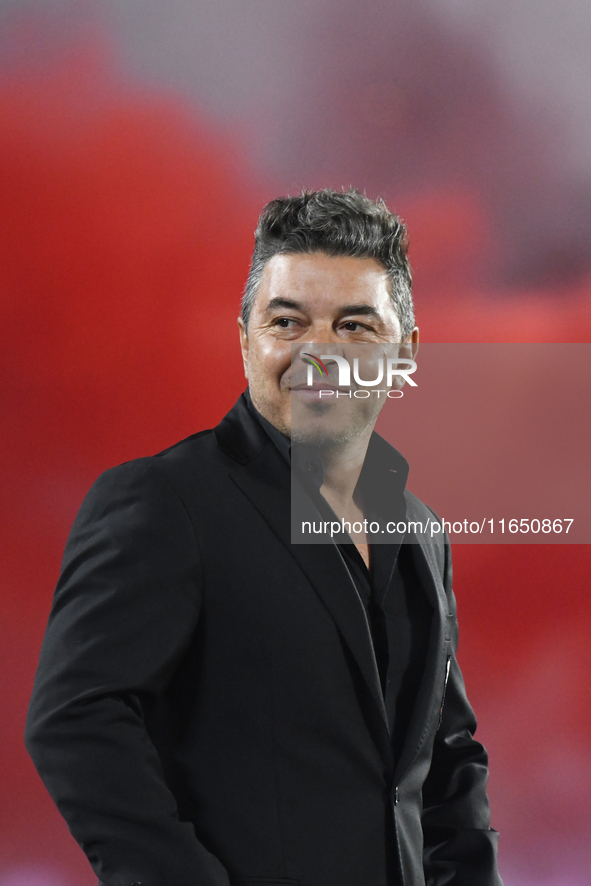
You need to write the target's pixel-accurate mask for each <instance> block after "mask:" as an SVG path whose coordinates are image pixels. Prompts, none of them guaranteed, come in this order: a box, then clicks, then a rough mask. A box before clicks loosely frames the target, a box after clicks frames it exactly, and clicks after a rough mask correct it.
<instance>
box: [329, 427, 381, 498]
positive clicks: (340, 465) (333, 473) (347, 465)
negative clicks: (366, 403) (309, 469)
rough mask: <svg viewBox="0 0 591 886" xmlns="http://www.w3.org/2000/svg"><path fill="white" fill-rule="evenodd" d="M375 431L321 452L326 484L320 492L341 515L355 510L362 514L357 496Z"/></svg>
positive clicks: (371, 428)
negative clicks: (364, 463)
mask: <svg viewBox="0 0 591 886" xmlns="http://www.w3.org/2000/svg"><path fill="white" fill-rule="evenodd" d="M372 431H373V425H372V426H371V427H369V428H366V429H365V430H364V432H363V433H362V434H360V435H359V436H358V437H355V438H354V439H353V440H349V441H348V442H347V443H346V444H344V445H342V446H338V447H335V448H331V449H326V450H324V451H322V452H321V455H322V463H323V465H324V483H323V485H322V488H321V490H320V491H321V493H322V495H323V496H324V497H325V498H326V499H327V500H328V501H329V502H330V504H331V505H332V506H333V509H335V510H336V511H337V513H339V512H341V513H343V512H348V511H349V510H350V509H351V507H353V508H354V510H355V511H358V510H359V504H358V505H357V506H356V505H355V503H354V493H355V488H356V486H357V481H358V480H359V475H360V474H361V469H362V468H363V462H364V461H365V456H366V453H367V447H368V445H369V438H370V437H371V434H372ZM335 504H336V505H337V508H335Z"/></svg>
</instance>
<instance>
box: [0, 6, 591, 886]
mask: <svg viewBox="0 0 591 886" xmlns="http://www.w3.org/2000/svg"><path fill="white" fill-rule="evenodd" d="M358 6H359V8H358ZM544 22H545V23H546V24H545V26H544ZM585 34H586V35H587V38H589V36H590V35H591V16H590V15H589V14H587V13H585V12H584V11H582V8H579V6H578V5H576V4H575V3H574V0H573V2H572V3H570V5H569V2H567V3H566V4H562V5H561V7H560V14H558V11H557V7H556V8H555V7H553V6H552V5H551V4H550V3H549V2H548V0H543V2H541V3H539V4H537V5H536V6H535V7H534V6H532V5H531V4H530V3H523V4H520V10H519V11H516V10H512V7H510V6H509V5H508V3H506V2H505V0H503V2H501V0H497V3H496V11H495V6H494V5H491V3H482V4H480V5H478V4H476V3H473V2H471V0H466V2H464V3H453V2H451V0H437V2H435V0H431V2H429V0H421V2H418V3H416V4H415V5H413V6H412V7H410V6H408V5H406V4H405V3H400V4H391V3H385V2H377V0H376V2H375V3H374V4H370V5H369V6H366V5H365V4H359V5H357V4H354V3H353V2H338V3H337V2H336V0H322V2H314V3H312V2H311V0H305V2H302V3H301V4H289V5H288V4H286V5H285V6H284V5H283V4H275V3H271V2H267V0H251V2H249V3H248V4H244V5H241V4H232V3H230V2H229V0H219V2H218V3H216V4H215V5H214V4H213V3H207V2H198V3H193V4H191V3H189V2H188V0H186V2H185V0H171V2H169V3H167V4H166V9H164V5H163V4H159V3H158V2H157V0H145V2H142V3H141V4H134V3H131V2H127V3H115V2H111V0H105V2H104V3H102V4H100V5H99V4H96V3H90V2H89V3H82V4H76V3H73V2H69V0H62V2H58V0H54V2H46V3H43V4H42V3H37V2H18V3H15V2H13V3H9V2H4V3H2V4H1V5H0V206H1V209H0V226H1V228H0V230H1V236H0V304H1V310H2V315H1V316H2V323H1V327H0V336H1V338H2V347H1V349H0V372H1V373H2V384H1V385H0V399H1V402H2V416H3V425H2V426H3V433H2V435H1V437H0V447H1V452H2V458H1V463H2V466H3V479H2V512H1V513H2V532H1V534H0V538H1V546H2V608H3V618H2V621H1V624H0V636H1V637H2V643H3V649H4V653H3V658H2V661H3V666H2V671H1V674H0V679H1V681H2V693H3V695H2V698H3V700H2V725H1V729H2V734H3V748H4V754H3V756H4V759H3V766H2V773H1V776H0V777H1V779H2V801H1V810H2V812H1V815H2V822H1V826H0V841H1V842H0V886H58V884H59V886H73V884H74V883H76V884H78V886H81V884H89V886H90V884H93V883H94V882H96V881H95V878H94V876H93V874H92V872H91V870H90V868H89V867H88V864H87V862H86V860H85V859H84V857H83V855H82V853H81V851H80V850H79V849H78V847H77V846H76V845H75V843H74V841H73V840H72V838H71V837H70V836H69V834H68V832H67V829H66V826H65V825H64V824H63V822H62V820H61V819H60V817H59V815H58V813H57V811H56V810H55V809H54V807H53V805H52V803H51V801H50V799H49V797H48V796H47V794H46V792H45V789H44V788H43V786H42V784H41V782H40V781H39V779H38V777H37V775H36V773H35V771H34V769H33V766H32V764H31V762H30V761H29V759H28V757H27V756H26V753H25V751H24V748H23V744H22V731H23V723H24V716H25V711H26V705H27V702H28V697H29V694H30V691H31V686H32V680H33V675H34V670H35V666H36V661H37V656H38V650H39V645H40V642H41V637H42V635H43V631H44V627H45V622H46V619H47V615H48V612H49V607H50V603H51V594H52V591H53V586H54V584H55V581H56V579H57V575H58V572H59V566H60V559H61V553H62V550H63V546H64V543H65V539H66V536H67V533H68V530H69V527H70V525H71V523H72V520H73V518H74V516H75V513H76V511H77V509H78V507H79V505H80V503H81V501H82V498H83V496H84V494H85V492H86V491H87V489H88V487H89V486H90V484H91V483H92V481H93V480H94V479H95V477H96V476H97V475H98V473H100V472H101V471H102V470H104V469H106V468H107V467H109V466H111V465H113V464H117V463H120V462H122V461H125V460H126V459H129V458H133V457H135V456H140V455H145V454H149V453H153V452H157V451H158V450H160V449H162V448H164V447H165V446H167V445H169V444H171V443H173V442H175V441H176V440H178V439H180V438H182V437H184V436H187V435H188V434H191V433H193V432H194V431H196V430H199V429H201V428H204V427H209V426H212V425H213V424H215V423H217V421H218V420H219V419H220V418H221V417H222V415H223V414H224V413H225V412H226V411H227V409H228V408H229V407H230V406H231V405H232V404H233V402H234V401H235V400H236V398H237V397H238V395H239V394H240V392H241V390H242V389H243V387H244V380H243V377H242V372H241V365H240V360H239V353H238V343H237V335H236V325H235V318H236V315H237V312H238V305H239V299H240V295H241V290H242V287H243V284H244V280H245V277H246V274H247V270H248V262H249V256H250V251H251V248H252V232H253V230H254V227H255V224H256V218H257V215H258V212H259V210H260V208H261V206H262V205H263V203H264V202H266V201H267V200H268V199H271V198H272V197H274V196H277V195H279V194H283V193H287V192H292V193H293V192H294V191H296V190H297V189H298V188H299V187H300V186H305V187H317V186H332V187H341V186H349V185H354V186H356V187H359V188H361V189H367V192H368V194H369V195H370V196H377V195H378V194H380V195H382V196H383V197H384V198H385V199H386V200H387V202H388V204H389V206H390V207H391V208H392V209H394V210H395V211H397V212H398V213H400V214H401V215H402V216H403V217H404V218H405V219H406V220H407V221H408V225H409V229H410V236H411V260H412V263H413V267H414V276H415V296H416V305H417V316H418V321H419V325H420V326H421V333H422V338H423V340H425V341H431V342H438V341H439V342H446V341H457V342H471V341H472V342H473V341H482V342H487V341H513V342H515V341H523V342H529V341H532V342H552V341H560V342H569V341H572V342H588V341H589V340H590V335H591V254H590V252H589V250H588V246H587V232H588V229H589V221H591V199H590V197H591V132H589V129H588V127H586V124H585V122H584V115H583V113H582V109H584V108H586V102H588V98H589V94H588V91H589V87H588V83H589V79H588V78H586V79H585V77H584V74H585V72H586V69H585V64H587V63H588V62H587V60H586V57H585V56H584V53H583V52H582V46H584V45H587V44H585V43H584V41H583V36H584V35H585ZM569 65H570V67H569ZM573 72H574V73H573ZM581 78H582V80H583V82H581ZM581 406H582V408H583V409H588V408H589V407H588V404H581ZM411 467H412V466H411ZM410 486H411V488H412V474H411V482H410ZM454 557H455V576H456V582H455V584H456V593H457V596H458V600H459V606H460V613H461V631H462V641H461V648H460V661H461V664H462V666H463V670H464V673H465V677H466V682H467V685H468V689H469V692H470V695H471V698H472V701H473V704H474V706H475V707H476V710H477V714H478V715H479V719H480V722H481V725H480V727H479V734H480V737H481V740H483V741H484V743H485V744H486V745H487V747H488V748H489V751H490V754H491V782H490V794H491V801H492V806H493V824H494V826H495V827H496V828H497V829H498V830H500V831H501V834H502V839H501V867H502V873H503V875H504V877H505V881H506V884H507V886H530V884H531V886H533V884H535V886H582V884H584V883H587V882H588V870H589V868H590V866H591V864H590V863H591V849H590V844H589V840H588V837H587V827H586V822H587V819H588V817H589V815H590V813H591V755H590V751H591V710H590V704H589V695H588V691H587V687H588V686H589V681H590V677H591V647H590V645H589V641H588V637H589V635H590V628H591V604H590V603H589V599H588V594H587V589H588V586H589V579H590V577H591V552H590V549H589V547H588V546H586V545H571V546H568V545H565V546H542V545H536V546H527V545H521V546H512V547H508V546H507V547H503V546H496V545H483V546H478V545H457V546H456V547H455V550H454ZM360 886H362V884H360Z"/></svg>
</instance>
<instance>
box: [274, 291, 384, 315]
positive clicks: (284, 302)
mask: <svg viewBox="0 0 591 886" xmlns="http://www.w3.org/2000/svg"><path fill="white" fill-rule="evenodd" d="M281 309H284V310H292V311H294V310H295V311H304V310H305V308H304V307H303V305H302V304H301V302H297V301H294V300H293V299H291V298H281V296H276V297H275V298H272V299H271V301H270V302H269V304H268V305H266V307H265V311H275V310H281ZM339 314H340V315H341V316H345V315H346V314H357V315H360V316H363V317H376V318H377V319H378V320H380V319H381V316H380V313H379V311H377V310H376V309H375V308H373V307H372V306H371V305H367V304H360V305H343V307H342V308H339Z"/></svg>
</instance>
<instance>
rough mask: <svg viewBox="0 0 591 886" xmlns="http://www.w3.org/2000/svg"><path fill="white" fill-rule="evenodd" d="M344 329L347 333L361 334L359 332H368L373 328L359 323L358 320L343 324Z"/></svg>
mask: <svg viewBox="0 0 591 886" xmlns="http://www.w3.org/2000/svg"><path fill="white" fill-rule="evenodd" d="M342 328H343V329H345V330H346V331H347V332H359V330H362V331H364V332H365V331H366V330H371V326H366V325H365V323H359V322H358V321H357V320H347V322H346V323H343V327H342Z"/></svg>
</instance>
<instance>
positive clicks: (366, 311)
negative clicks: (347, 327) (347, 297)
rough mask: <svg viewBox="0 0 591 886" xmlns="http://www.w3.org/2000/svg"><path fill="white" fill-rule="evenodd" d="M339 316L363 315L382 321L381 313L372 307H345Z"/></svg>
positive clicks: (340, 310) (341, 309)
mask: <svg viewBox="0 0 591 886" xmlns="http://www.w3.org/2000/svg"><path fill="white" fill-rule="evenodd" d="M339 314H341V315H342V316H344V315H345V314H361V315H362V316H364V317H376V318H377V319H378V320H381V315H380V312H379V311H377V310H376V309H375V308H372V306H371V305H344V307H342V308H340V309H339Z"/></svg>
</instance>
